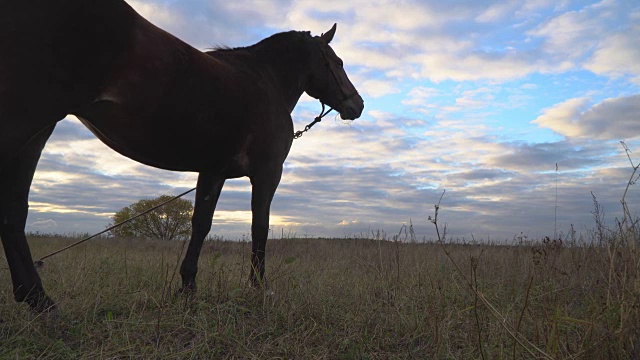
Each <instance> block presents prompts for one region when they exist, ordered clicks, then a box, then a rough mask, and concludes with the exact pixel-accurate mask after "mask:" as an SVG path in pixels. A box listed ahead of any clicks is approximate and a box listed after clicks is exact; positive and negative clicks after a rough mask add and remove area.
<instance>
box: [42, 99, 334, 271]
mask: <svg viewBox="0 0 640 360" xmlns="http://www.w3.org/2000/svg"><path fill="white" fill-rule="evenodd" d="M320 104H322V110H321V111H320V115H318V116H316V118H315V119H314V120H313V121H312V122H311V123H309V125H307V126H305V127H304V130H298V131H296V132H295V133H294V134H293V138H294V139H299V138H300V137H301V136H302V134H304V133H306V132H307V131H309V129H311V128H312V127H313V125H315V124H317V123H319V122H320V121H322V118H323V117H325V116H326V115H327V114H328V113H330V112H331V111H332V110H333V108H331V107H329V110H327V111H326V112H325V111H324V107H325V106H324V104H323V103H322V102H321V103H320ZM195 189H196V188H193V189H191V190H187V191H185V192H183V193H182V194H180V195H176V196H174V197H172V198H171V199H169V200H167V201H165V202H163V203H162V204H159V205H156V206H154V207H152V208H151V209H148V210H145V211H143V212H141V213H140V214H138V215H136V216H133V217H130V218H128V219H127V220H125V221H121V222H119V223H117V224H114V225H112V226H110V227H108V228H106V229H104V230H102V231H100V232H99V233H97V234H93V235H91V236H89V237H86V238H84V239H82V240H80V241H76V242H74V243H73V244H71V245H68V246H65V247H63V248H62V249H59V250H56V251H54V252H52V253H49V254H47V255H45V256H43V257H41V258H40V259H38V260H36V261H34V262H33V265H34V266H35V267H36V269H37V268H41V267H43V266H44V259H47V258H50V257H52V256H53V255H56V254H59V253H61V252H63V251H65V250H69V249H71V248H72V247H76V246H78V245H80V244H82V243H83V242H85V241H89V240H91V239H93V238H95V237H97V236H100V235H102V234H104V233H106V232H108V231H111V230H113V229H115V228H117V227H120V226H122V225H124V224H126V223H128V222H130V221H133V220H135V219H137V218H139V217H141V216H143V215H146V214H148V213H150V212H152V211H154V210H156V209H158V208H160V207H162V206H164V205H166V204H168V203H170V202H172V201H175V200H177V199H179V198H181V197H183V196H185V195H187V194H188V193H190V192H192V191H193V190H195Z"/></svg>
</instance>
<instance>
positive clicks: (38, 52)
mask: <svg viewBox="0 0 640 360" xmlns="http://www.w3.org/2000/svg"><path fill="white" fill-rule="evenodd" d="M335 32H336V25H335V24H334V25H333V27H332V28H331V29H330V30H329V31H327V32H326V33H324V34H322V35H320V36H312V35H311V33H310V32H302V31H289V32H283V33H278V34H275V35H272V36H270V37H268V38H266V39H264V40H262V41H260V42H258V43H256V44H254V45H252V46H248V47H242V48H235V49H218V50H213V51H208V52H206V53H205V52H202V51H199V50H197V49H195V48H193V47H191V46H190V45H188V44H186V43H185V42H183V41H181V40H180V39H178V38H176V37H174V36H173V35H171V34H169V33H167V32H165V31H164V30H162V29H160V28H158V27H156V26H155V25H153V24H152V23H150V22H149V21H147V20H146V19H144V18H143V17H142V16H140V15H139V14H138V13H136V11H135V10H134V9H133V8H131V7H130V6H129V5H128V4H127V3H126V2H124V1H123V0H109V1H105V0H59V1H49V0H37V1H28V2H18V1H16V2H10V1H6V2H2V4H1V5H0V49H2V56H0V238H1V239H2V245H3V248H4V252H5V255H6V258H7V262H8V263H9V268H10V272H11V280H12V283H13V294H14V298H15V300H16V301H18V302H25V303H27V304H28V305H29V306H31V307H32V308H33V309H34V310H36V311H45V310H50V309H53V308H55V302H54V301H53V300H52V299H51V298H50V297H49V296H48V295H47V293H46V292H45V290H44V288H43V286H42V282H41V279H40V277H39V276H38V273H37V271H36V269H35V267H34V264H33V259H32V256H31V253H30V249H29V245H28V243H27V239H26V235H25V231H24V229H25V225H26V218H27V212H28V196H29V188H30V186H31V182H32V179H33V176H34V172H35V169H36V165H37V163H38V161H39V159H40V156H41V153H42V150H43V148H44V146H45V144H46V142H47V140H48V138H49V136H50V135H51V133H52V131H53V130H54V127H55V124H56V123H57V122H58V121H60V120H61V119H63V118H64V117H65V116H67V115H68V114H72V115H75V116H76V117H77V118H78V119H80V121H81V122H82V123H83V124H84V125H85V126H86V127H87V128H89V129H90V130H91V131H92V132H93V134H95V136H96V137H98V138H99V139H100V140H101V141H102V142H104V143H105V144H106V145H107V146H109V147H110V148H111V149H113V150H115V151H117V152H118V153H120V154H122V155H124V156H126V157H128V158H131V159H133V160H135V161H138V162H140V163H143V164H146V165H150V166H153V167H157V168H161V169H166V170H173V171H188V172H197V173H198V180H197V189H196V196H195V197H196V199H195V208H194V213H193V217H192V220H191V223H192V234H191V239H190V242H189V246H188V249H187V252H186V254H185V257H184V260H183V262H182V264H181V267H180V275H181V277H182V289H183V290H186V291H192V290H195V289H196V273H197V271H198V257H199V254H200V250H201V248H202V243H203V241H204V238H205V236H206V235H207V234H208V232H209V230H210V228H211V224H212V217H213V213H214V210H215V207H216V203H217V201H218V197H219V195H220V192H221V190H222V187H223V185H224V182H225V180H226V179H230V178H238V177H249V179H250V181H251V186H252V194H251V211H252V221H251V241H252V248H251V272H250V276H249V281H250V284H251V285H252V286H263V285H264V282H263V281H264V273H265V250H266V242H267V235H268V229H269V210H270V206H271V201H272V199H273V196H274V193H275V191H276V188H277V187H278V184H279V182H280V179H281V176H282V169H283V163H284V161H285V159H286V157H287V155H288V153H289V150H290V148H291V144H292V141H293V122H292V118H291V112H292V111H293V109H294V107H295V106H296V103H297V102H298V100H299V98H300V96H301V95H302V94H303V93H304V92H306V93H307V94H309V95H310V96H312V97H314V98H316V99H319V100H320V102H321V103H322V104H323V105H324V104H326V105H328V106H330V107H332V108H334V109H335V110H336V111H337V112H339V114H340V116H341V117H342V118H343V119H347V120H354V119H357V118H358V117H360V115H361V114H362V111H363V109H364V101H363V99H362V97H361V96H360V95H359V93H358V91H357V90H356V88H355V87H354V85H353V84H352V83H351V81H350V80H349V78H348V76H347V74H346V73H345V70H344V68H343V63H342V60H341V59H340V58H339V57H338V56H337V55H336V53H335V52H334V51H333V49H332V48H331V47H330V45H329V44H330V42H331V40H332V39H333V37H334V35H335Z"/></svg>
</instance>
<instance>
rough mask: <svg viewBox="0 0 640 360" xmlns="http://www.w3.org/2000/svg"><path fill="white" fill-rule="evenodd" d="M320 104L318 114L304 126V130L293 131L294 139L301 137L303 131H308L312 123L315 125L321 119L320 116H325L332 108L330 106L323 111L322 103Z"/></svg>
mask: <svg viewBox="0 0 640 360" xmlns="http://www.w3.org/2000/svg"><path fill="white" fill-rule="evenodd" d="M320 104H322V110H321V111H320V115H318V116H316V118H315V119H314V120H313V121H312V122H310V123H309V125H307V126H305V127H304V130H298V131H296V132H295V133H293V138H294V139H299V138H301V137H302V135H303V134H304V133H306V132H307V131H309V130H310V129H311V128H312V127H313V125H315V124H317V123H319V122H320V121H322V118H323V117H325V116H326V115H327V114H328V113H330V112H331V111H332V110H333V108H332V107H330V108H329V110H327V111H326V112H325V111H324V103H323V102H320Z"/></svg>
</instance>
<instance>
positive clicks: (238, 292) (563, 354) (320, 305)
mask: <svg viewBox="0 0 640 360" xmlns="http://www.w3.org/2000/svg"><path fill="white" fill-rule="evenodd" d="M593 236H595V237H597V232H594V234H593ZM609 236H617V235H615V234H610V235H609ZM604 240H606V241H603V239H596V241H595V242H594V244H593V245H589V246H568V245H567V244H566V243H562V242H559V241H552V240H550V239H546V240H542V241H539V242H529V243H522V244H517V245H515V244H514V245H510V246H507V245H487V244H484V245H480V244H461V243H448V244H444V245H442V244H437V243H406V242H399V241H398V242H394V241H383V240H375V239H281V240H270V242H269V243H268V245H267V275H268V281H269V289H270V290H271V291H268V292H265V291H262V290H256V289H251V288H250V287H248V284H247V278H248V272H249V261H248V260H249V259H248V256H249V253H250V244H249V243H246V242H226V241H209V242H207V243H206V244H205V246H204V248H203V252H202V256H201V259H200V272H199V274H198V281H199V291H198V293H197V295H195V296H193V297H190V298H187V297H184V296H179V295H175V290H176V288H177V286H178V284H179V281H180V276H179V274H178V270H177V268H178V265H179V260H180V257H181V253H182V251H183V242H180V241H175V242H164V241H159V240H157V241H152V240H113V239H111V240H110V239H98V240H95V241H91V242H88V243H86V244H83V245H81V246H79V247H77V248H74V249H72V250H69V251H67V252H65V253H61V254H59V255H57V256H56V257H53V258H51V259H49V260H47V261H46V265H45V267H44V268H42V269H41V270H40V274H41V276H42V278H43V281H44V283H45V286H46V289H47V290H48V291H49V294H50V295H51V296H52V297H53V298H54V299H55V300H56V301H57V302H58V310H57V311H56V312H55V313H53V314H50V315H38V314H34V313H32V312H31V311H30V310H29V309H28V308H27V306H26V305H24V304H17V303H15V302H14V301H13V298H12V294H11V285H10V279H9V272H8V271H7V270H0V358H2V359H6V358H10V359H12V358H42V359H51V358H56V359H58V358H59V359H70V358H105V359H114V358H145V359H146V358H167V359H172V358H176V359H186V358H197V359H203V358H212V359H217V358H243V359H246V358H249V359H250V358H255V359H269V358H288V359H389V358H408V359H417V358H424V359H482V358H483V359H501V358H508V359H513V358H516V359H522V358H525V359H530V358H553V359H565V358H586V359H629V358H635V359H637V358H639V357H640V307H639V303H640V274H639V261H640V253H639V250H638V248H637V247H635V246H631V245H628V244H627V245H625V244H623V242H622V241H620V239H619V238H613V239H608V240H607V239H604ZM71 241H72V239H62V238H46V237H36V238H32V239H31V240H30V243H31V247H32V251H33V253H34V256H35V257H38V256H41V255H43V254H46V253H48V252H50V251H52V250H55V249H58V248H59V247H61V246H63V245H65V244H68V243H70V242H71ZM0 260H2V262H3V263H5V260H4V259H0Z"/></svg>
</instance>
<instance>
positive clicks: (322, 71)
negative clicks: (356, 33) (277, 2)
mask: <svg viewBox="0 0 640 360" xmlns="http://www.w3.org/2000/svg"><path fill="white" fill-rule="evenodd" d="M335 33H336V24H334V25H333V27H332V28H331V29H330V30H329V31H328V32H326V33H324V34H322V35H321V36H316V37H313V38H312V41H313V42H314V44H315V45H316V46H312V51H311V53H312V56H311V67H310V74H309V78H308V79H307V83H306V88H305V91H306V93H307V94H309V95H310V96H311V97H314V98H316V99H318V100H320V101H321V102H322V103H323V104H326V105H329V106H331V107H332V108H334V109H335V110H336V111H338V112H339V113H340V117H341V118H343V119H345V120H355V119H357V118H359V117H360V115H361V114H362V110H363V109H364V100H362V97H360V94H358V90H356V88H355V86H353V84H352V83H351V81H350V80H349V77H348V76H347V73H346V72H345V71H344V67H343V62H342V59H340V58H339V57H338V55H336V53H335V52H334V51H333V49H332V48H331V46H329V43H330V42H331V40H332V39H333V36H334V35H335Z"/></svg>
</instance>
